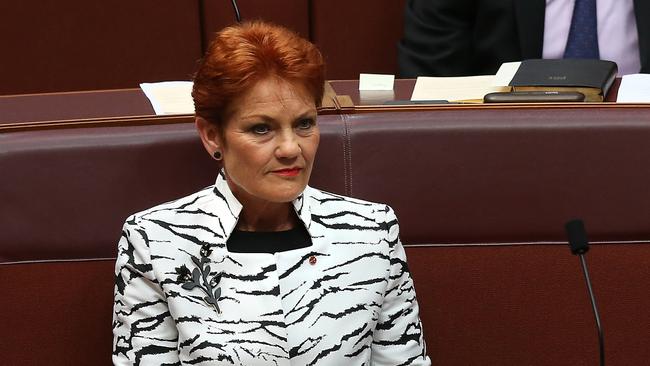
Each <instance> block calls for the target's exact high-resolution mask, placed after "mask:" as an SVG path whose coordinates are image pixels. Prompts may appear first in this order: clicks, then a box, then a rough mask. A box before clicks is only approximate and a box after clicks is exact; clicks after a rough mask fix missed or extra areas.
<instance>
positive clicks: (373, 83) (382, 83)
mask: <svg viewBox="0 0 650 366" xmlns="http://www.w3.org/2000/svg"><path fill="white" fill-rule="evenodd" d="M394 83H395V75H389V74H359V90H393V84H394Z"/></svg>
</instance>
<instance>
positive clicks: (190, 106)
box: [140, 81, 194, 115]
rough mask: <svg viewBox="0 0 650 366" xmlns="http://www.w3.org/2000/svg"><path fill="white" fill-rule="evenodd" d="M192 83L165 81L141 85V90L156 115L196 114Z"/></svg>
mask: <svg viewBox="0 0 650 366" xmlns="http://www.w3.org/2000/svg"><path fill="white" fill-rule="evenodd" d="M192 85H193V83H192V82H191V81H163V82H159V83H141V84H140V88H141V89H142V91H143V92H144V94H145V95H146V96H147V98H149V101H150V102H151V106H153V110H154V111H155V112H156V115H162V114H194V101H193V100H192Z"/></svg>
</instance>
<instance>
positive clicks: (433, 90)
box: [411, 75, 510, 103]
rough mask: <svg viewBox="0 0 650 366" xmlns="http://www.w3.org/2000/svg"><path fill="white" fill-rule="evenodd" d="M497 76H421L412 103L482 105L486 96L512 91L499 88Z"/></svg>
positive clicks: (414, 89) (417, 81)
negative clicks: (440, 102) (431, 102)
mask: <svg viewBox="0 0 650 366" xmlns="http://www.w3.org/2000/svg"><path fill="white" fill-rule="evenodd" d="M495 81H496V80H495V75H479V76H457V77H429V76H420V77H418V78H417V80H416V82H415V88H413V94H412V95H411V100H412V101H422V100H447V101H450V102H470V103H471V102H474V103H482V102H483V97H484V96H485V94H488V93H492V92H501V91H510V88H509V87H504V86H497V85H494V83H495Z"/></svg>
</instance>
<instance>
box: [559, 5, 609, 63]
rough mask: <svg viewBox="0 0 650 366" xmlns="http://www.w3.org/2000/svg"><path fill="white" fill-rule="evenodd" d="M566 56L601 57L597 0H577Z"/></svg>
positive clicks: (565, 51)
mask: <svg viewBox="0 0 650 366" xmlns="http://www.w3.org/2000/svg"><path fill="white" fill-rule="evenodd" d="M564 58H594V59H598V58H600V51H599V50H598V18H597V16H596V0H575V6H574V8H573V18H571V28H570V30H569V38H568V39H567V42H566V49H565V50H564Z"/></svg>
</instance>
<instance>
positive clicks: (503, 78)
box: [492, 61, 521, 86]
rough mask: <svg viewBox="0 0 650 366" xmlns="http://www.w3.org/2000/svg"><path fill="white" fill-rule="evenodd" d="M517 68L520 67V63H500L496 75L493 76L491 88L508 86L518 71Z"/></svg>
mask: <svg viewBox="0 0 650 366" xmlns="http://www.w3.org/2000/svg"><path fill="white" fill-rule="evenodd" d="M519 66H521V61H515V62H504V63H502V64H501V67H499V71H497V74H496V75H495V76H494V80H493V81H492V85H493V86H508V85H510V82H511V81H512V78H513V77H515V74H516V73H517V70H519Z"/></svg>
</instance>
